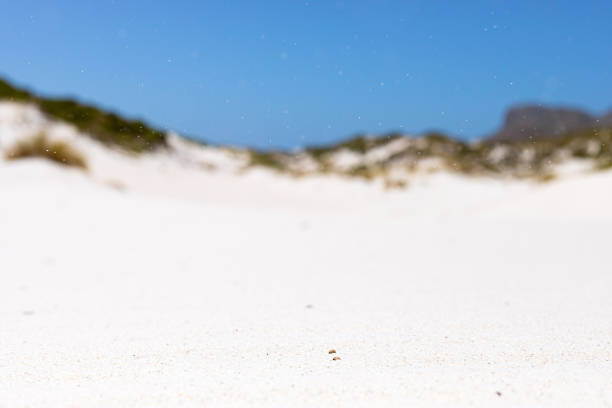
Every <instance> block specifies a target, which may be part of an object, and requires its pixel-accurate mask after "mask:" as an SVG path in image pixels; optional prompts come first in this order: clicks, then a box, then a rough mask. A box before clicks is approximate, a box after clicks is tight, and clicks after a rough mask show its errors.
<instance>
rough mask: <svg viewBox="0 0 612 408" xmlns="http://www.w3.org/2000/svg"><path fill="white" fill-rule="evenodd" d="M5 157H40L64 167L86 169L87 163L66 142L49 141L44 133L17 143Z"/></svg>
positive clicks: (11, 158) (15, 158)
mask: <svg viewBox="0 0 612 408" xmlns="http://www.w3.org/2000/svg"><path fill="white" fill-rule="evenodd" d="M5 157H6V159H7V160H18V159H25V158H32V157H40V158H44V159H48V160H52V161H54V162H56V163H59V164H62V165H64V166H73V167H78V168H81V169H83V170H86V169H87V162H86V161H85V158H84V157H83V155H82V154H81V153H79V152H78V151H76V150H75V149H74V148H72V146H70V145H69V144H68V143H66V142H60V141H53V140H49V138H47V136H46V135H45V134H44V133H39V134H38V135H36V136H35V137H33V138H32V139H28V140H21V141H19V142H17V143H16V144H15V146H13V147H12V148H10V149H9V150H8V151H7V152H6V153H5Z"/></svg>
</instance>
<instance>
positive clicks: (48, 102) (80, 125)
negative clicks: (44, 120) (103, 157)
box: [0, 79, 166, 152]
mask: <svg viewBox="0 0 612 408" xmlns="http://www.w3.org/2000/svg"><path fill="white" fill-rule="evenodd" d="M2 99H4V100H10V101H15V102H25V103H33V104H35V105H37V106H38V107H39V108H40V110H41V111H42V112H44V113H45V114H47V115H48V116H50V117H51V118H54V119H59V120H62V121H65V122H68V123H71V124H73V125H74V126H75V127H76V128H77V129H79V130H80V131H82V132H84V133H86V134H88V135H90V136H91V137H93V138H95V139H96V140H99V141H101V142H103V143H105V144H107V145H112V146H118V147H121V148H123V149H125V150H128V151H132V152H144V151H149V150H154V149H156V148H159V147H163V146H165V145H166V134H165V132H164V131H162V130H159V129H154V128H151V127H150V126H148V125H147V124H145V123H144V122H142V121H140V120H129V119H125V118H122V117H121V116H119V115H117V114H114V113H109V112H105V111H102V110H101V109H99V108H96V107H94V106H91V105H86V104H83V103H81V102H77V101H75V100H72V99H53V98H44V97H40V96H36V95H34V94H32V93H30V92H28V91H25V90H23V89H18V88H16V87H14V86H12V85H11V84H9V83H8V82H6V81H4V80H2V79H0V100H2Z"/></svg>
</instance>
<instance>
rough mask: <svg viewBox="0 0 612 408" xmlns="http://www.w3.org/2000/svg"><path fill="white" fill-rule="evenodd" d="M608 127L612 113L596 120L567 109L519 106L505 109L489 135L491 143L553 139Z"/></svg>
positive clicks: (611, 121) (576, 110)
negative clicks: (498, 123)
mask: <svg viewBox="0 0 612 408" xmlns="http://www.w3.org/2000/svg"><path fill="white" fill-rule="evenodd" d="M610 125H612V112H609V113H608V114H607V115H604V116H602V117H600V118H598V117H596V116H592V115H590V114H589V113H587V112H584V111H581V110H578V109H570V108H552V107H545V106H540V105H520V106H516V107H513V108H511V109H509V110H508V112H507V114H506V118H505V120H504V123H503V126H502V128H501V129H499V130H498V131H497V132H495V133H494V134H493V135H491V136H490V139H491V140H493V141H523V140H536V139H551V138H552V139H555V138H560V137H563V136H565V135H567V134H568V133H570V132H574V131H580V130H584V129H591V128H597V127H600V126H610Z"/></svg>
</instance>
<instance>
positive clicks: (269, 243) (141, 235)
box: [0, 158, 612, 407]
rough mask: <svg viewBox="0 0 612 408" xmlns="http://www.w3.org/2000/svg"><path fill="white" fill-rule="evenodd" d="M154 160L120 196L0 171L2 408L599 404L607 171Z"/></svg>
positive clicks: (610, 353)
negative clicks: (414, 173)
mask: <svg viewBox="0 0 612 408" xmlns="http://www.w3.org/2000/svg"><path fill="white" fill-rule="evenodd" d="M147 160H150V166H151V167H150V169H153V168H156V169H158V173H155V172H153V170H151V172H149V173H148V177H143V178H138V177H137V176H135V175H134V174H136V172H131V173H130V172H127V171H125V172H124V173H123V174H124V177H123V179H121V188H118V187H117V184H114V185H113V184H109V183H108V182H107V180H105V179H104V178H103V177H98V175H100V174H106V173H108V172H111V168H110V167H108V168H107V170H108V171H107V172H106V173H104V172H101V171H97V170H96V168H95V166H94V168H93V170H91V171H90V173H89V174H87V173H83V172H81V171H79V170H74V169H66V168H64V167H61V166H58V165H56V164H52V163H50V162H47V161H44V160H40V159H28V160H21V161H15V162H8V161H7V162H0V197H1V198H2V199H1V200H0V253H1V254H2V255H1V256H0V270H1V271H2V285H0V304H1V305H2V308H1V310H2V319H1V321H2V328H1V333H2V335H1V336H0V406H5V407H17V406H46V407H53V406H57V407H59V406H62V407H65V406H88V407H107V406H129V407H150V406H254V405H258V406H304V407H306V406H309V407H312V406H343V407H344V406H345V407H355V406H367V407H371V406H483V407H488V406H492V405H493V404H495V405H504V406H550V407H559V406H577V405H580V406H608V405H610V404H612V363H611V359H612V344H611V342H612V323H611V322H612V298H611V297H610V289H611V288H612V275H611V274H610V268H609V264H610V255H609V238H608V236H609V233H610V230H611V227H612V215H611V214H612V213H610V211H609V209H610V208H611V205H612V194H610V189H609V186H610V185H611V184H612V172H599V173H593V174H586V175H581V176H579V177H568V178H566V179H562V180H559V181H555V182H553V183H546V184H537V183H527V182H521V183H516V182H501V181H492V180H485V179H468V178H462V177H458V176H453V175H449V174H439V175H436V176H431V177H428V178H423V179H422V180H421V181H415V183H414V184H413V185H412V186H411V187H409V188H407V189H404V190H398V191H395V190H394V191H385V190H384V189H382V188H380V186H377V185H376V184H373V183H367V182H363V181H352V180H345V179H340V178H334V177H329V178H326V177H313V178H308V177H307V178H303V179H291V178H287V177H284V176H279V175H275V174H273V173H271V172H267V171H259V170H255V171H252V172H249V173H248V174H242V175H224V174H216V173H210V174H209V173H206V172H202V171H196V170H193V169H190V168H182V167H181V168H179V167H175V168H173V167H168V166H169V165H168V164H167V163H166V164H163V163H162V162H160V160H158V159H155V158H150V159H147ZM126 163H127V161H126ZM160 163H162V164H160ZM138 167H139V168H146V163H140V164H139V165H138ZM113 168H118V167H113ZM130 174H132V176H130ZM164 174H165V178H164V176H163V175H164ZM130 177H132V178H130ZM154 180H156V181H155V182H153V181H154ZM145 181H146V182H145ZM332 349H334V350H336V353H335V354H329V351H330V350H332ZM333 357H340V359H336V360H333Z"/></svg>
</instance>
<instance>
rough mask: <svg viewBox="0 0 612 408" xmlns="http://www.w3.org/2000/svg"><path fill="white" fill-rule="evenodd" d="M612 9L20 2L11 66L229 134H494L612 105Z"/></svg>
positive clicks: (8, 36)
mask: <svg viewBox="0 0 612 408" xmlns="http://www.w3.org/2000/svg"><path fill="white" fill-rule="evenodd" d="M611 7H612V6H611V4H610V2H609V1H605V0H601V1H599V0H594V1H586V2H575V1H546V0H545V1H537V2H533V1H504V0H493V1H470V2H452V3H450V4H449V3H447V2H441V1H418V0H415V1H399V0H356V1H320V0H303V1H302V0H300V1H294V0H291V1H280V0H271V1H266V2H246V1H225V2H221V1H204V2H200V1H180V2H177V3H173V5H172V6H170V5H168V4H166V3H160V2H147V1H129V2H125V1H100V2H73V1H67V0H59V1H54V2H37V1H23V2H8V1H7V2H4V4H3V5H2V15H1V16H0V46H1V47H2V60H1V63H0V75H1V76H2V77H4V78H5V79H9V80H11V81H12V82H14V83H15V84H17V85H20V86H25V87H27V88H30V89H32V90H35V91H36V92H39V93H42V94H43V95H46V96H54V97H57V96H70V97H76V98H78V99H79V100H82V101H86V102H89V103H93V104H95V105H99V106H101V107H104V108H107V109H112V110H114V111H118V112H120V113H122V114H124V115H127V116H130V117H140V118H143V119H146V121H147V122H150V123H152V124H154V125H155V126H157V127H160V128H163V129H172V130H175V131H177V132H179V133H181V134H185V135H190V136H191V137H193V138H197V139H200V140H205V141H208V142H211V143H218V144H231V145H236V146H243V147H244V146H249V147H258V148H266V149H270V148H283V149H291V148H295V147H299V146H302V147H303V146H305V145H319V144H327V143H330V142H337V141H338V140H341V139H344V138H347V137H349V136H352V135H353V134H355V133H365V134H384V133H388V132H404V133H411V134H415V133H420V132H424V131H428V130H438V131H442V132H444V133H447V134H448V135H451V136H453V137H457V138H460V139H463V140H473V139H477V138H479V139H482V138H484V137H485V136H487V135H489V134H491V133H493V132H494V131H496V130H497V128H498V127H499V126H500V125H501V122H502V120H503V116H504V114H505V112H506V110H507V109H508V108H509V107H510V106H512V105H515V104H519V103H540V104H545V105H563V106H566V107H573V108H579V109H582V110H586V111H588V112H589V113H591V114H593V115H602V114H604V113H605V112H606V111H607V110H608V109H610V108H611V104H610V99H609V94H610V90H611V89H612V74H611V71H610V69H609V67H610V66H611V65H612V55H611V54H610V52H609V51H610V40H609V38H610V28H609V20H610V15H611ZM594 90H598V92H594Z"/></svg>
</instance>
